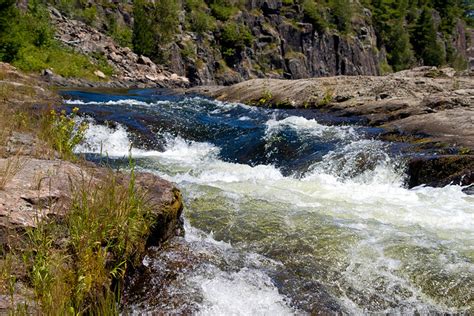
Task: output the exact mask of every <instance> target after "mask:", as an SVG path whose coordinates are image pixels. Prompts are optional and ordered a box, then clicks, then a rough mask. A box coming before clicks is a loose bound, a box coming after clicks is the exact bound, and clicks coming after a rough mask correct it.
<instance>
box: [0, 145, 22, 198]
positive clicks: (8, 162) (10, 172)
mask: <svg viewBox="0 0 474 316" xmlns="http://www.w3.org/2000/svg"><path fill="white" fill-rule="evenodd" d="M20 154H21V150H20V151H19V152H18V153H17V154H16V155H14V156H12V157H8V158H7V159H5V161H4V163H3V164H1V165H0V190H4V189H5V186H6V185H7V183H8V182H9V181H11V180H12V179H13V177H15V175H16V174H17V173H18V172H20V171H21V169H22V168H23V167H24V166H25V164H26V163H27V162H28V159H27V158H25V157H22V156H21V155H20Z"/></svg>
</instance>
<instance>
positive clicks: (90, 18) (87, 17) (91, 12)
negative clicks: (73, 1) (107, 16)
mask: <svg viewBox="0 0 474 316" xmlns="http://www.w3.org/2000/svg"><path fill="white" fill-rule="evenodd" d="M82 17H83V19H84V22H86V23H87V24H89V25H92V26H93V25H94V23H95V21H96V20H97V8H96V6H95V5H93V6H91V7H89V8H85V9H84V10H83V11H82Z"/></svg>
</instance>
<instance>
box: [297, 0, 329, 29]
mask: <svg viewBox="0 0 474 316" xmlns="http://www.w3.org/2000/svg"><path fill="white" fill-rule="evenodd" d="M302 7H303V13H304V19H305V20H306V21H308V22H309V23H311V24H312V25H313V27H314V28H315V29H316V30H317V31H318V32H320V33H321V32H323V31H324V30H325V29H326V28H327V27H328V26H329V23H328V22H327V19H326V17H325V15H324V7H322V6H318V5H317V4H316V2H315V0H303V2H302Z"/></svg>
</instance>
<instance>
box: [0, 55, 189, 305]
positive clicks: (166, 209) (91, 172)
mask: <svg viewBox="0 0 474 316" xmlns="http://www.w3.org/2000/svg"><path fill="white" fill-rule="evenodd" d="M0 74H1V75H2V80H1V81H0V88H2V89H1V92H2V94H1V98H0V105H2V109H1V110H2V111H3V106H4V105H5V106H6V107H8V108H9V109H15V108H21V107H24V108H28V107H30V106H35V107H38V106H46V105H51V106H52V107H53V108H55V107H57V106H58V105H59V104H60V97H59V96H58V95H57V94H56V93H54V92H52V91H50V90H49V89H47V88H46V86H45V84H44V83H42V82H41V81H38V79H37V78H35V77H32V76H28V75H25V74H22V73H20V72H18V71H17V70H16V69H15V68H14V67H12V66H10V65H8V64H3V63H0ZM36 111H37V112H39V111H40V109H36ZM17 113H23V112H20V110H18V112H17ZM0 114H2V115H3V112H1V113H0ZM17 115H20V116H21V115H23V114H17ZM36 115H39V113H37V114H36ZM2 117H3V116H0V118H2ZM20 119H21V117H20ZM24 120H25V122H27V121H26V120H27V118H24ZM28 122H29V121H28ZM0 123H1V124H2V125H3V124H7V123H6V122H5V120H3V121H0ZM20 123H21V122H20ZM21 124H23V123H21ZM25 124H26V123H25ZM0 136H1V137H0V171H1V176H0V180H1V181H0V184H1V187H0V249H1V252H0V254H1V256H0V268H1V269H0V270H1V271H2V273H3V272H4V271H3V268H4V267H5V265H6V264H7V260H6V258H7V256H8V253H9V252H10V251H11V250H12V249H15V248H14V247H15V246H14V245H17V244H18V243H20V244H23V242H24V241H25V239H28V237H27V236H28V234H27V231H29V230H31V229H36V227H38V226H39V225H40V224H41V223H43V222H49V221H53V222H55V223H59V224H58V225H66V224H65V223H63V222H64V221H65V218H67V216H68V213H69V212H70V211H71V203H72V200H73V196H75V195H74V194H76V195H77V188H80V187H81V185H82V186H83V185H84V183H87V185H88V186H90V187H98V188H99V187H103V186H104V185H106V184H105V182H106V181H110V177H111V176H112V177H113V179H114V181H117V185H119V186H123V187H124V188H126V187H127V186H129V185H130V183H131V182H130V175H129V174H127V173H122V172H115V171H112V170H109V169H107V168H104V167H101V166H98V165H95V164H93V163H89V162H85V161H82V160H77V161H71V160H64V159H61V158H60V157H59V155H58V153H57V152H55V151H54V150H53V149H52V148H50V146H49V145H48V144H47V143H46V142H45V141H43V140H41V139H40V138H39V137H38V135H37V134H34V133H32V132H31V131H28V129H26V130H25V129H24V128H21V127H20V128H16V127H13V129H12V130H10V129H9V127H8V128H7V126H2V133H1V134H0ZM133 184H134V186H135V188H134V190H135V189H136V190H139V191H140V192H144V194H145V195H146V198H147V200H146V203H147V205H148V206H150V207H151V214H152V215H151V216H152V217H153V224H152V226H151V228H150V230H149V233H148V235H146V236H145V238H144V240H143V241H142V243H143V245H144V246H145V247H150V246H157V245H160V244H161V243H163V242H165V241H166V240H168V239H169V238H171V237H173V236H176V235H182V234H183V227H182V218H181V214H182V211H183V201H182V197H181V193H180V191H179V190H178V189H177V188H176V187H175V185H174V184H172V183H170V182H168V181H165V180H163V179H161V178H159V177H158V176H156V175H153V174H149V173H135V174H134V179H133ZM74 191H76V192H74ZM111 198H112V197H111ZM61 223H63V224H61ZM54 242H55V243H65V241H64V240H63V241H54ZM22 247H23V246H22ZM145 250H146V248H145V249H142V253H141V256H143V255H144V251H145ZM135 251H137V252H140V250H139V249H136V250H135ZM139 255H140V254H139ZM127 270H128V272H127V273H128V274H131V273H133V268H132V267H131V266H130V267H129V268H128V269H127ZM14 277H15V280H18V281H15V282H16V285H15V290H14V292H13V293H9V294H7V293H5V292H4V290H5V291H7V290H6V289H4V288H3V287H4V284H2V285H1V286H0V313H4V312H5V313H8V311H12V310H15V309H17V308H18V306H19V305H18V304H20V305H25V304H26V305H25V306H28V307H26V308H27V310H28V312H32V311H36V307H35V306H36V304H37V303H36V302H35V301H34V300H33V293H32V290H31V289H29V285H28V282H25V281H24V280H26V279H27V271H23V270H22V269H17V271H15V272H14ZM2 280H3V279H2ZM119 282H120V281H119ZM7 292H8V291H7Z"/></svg>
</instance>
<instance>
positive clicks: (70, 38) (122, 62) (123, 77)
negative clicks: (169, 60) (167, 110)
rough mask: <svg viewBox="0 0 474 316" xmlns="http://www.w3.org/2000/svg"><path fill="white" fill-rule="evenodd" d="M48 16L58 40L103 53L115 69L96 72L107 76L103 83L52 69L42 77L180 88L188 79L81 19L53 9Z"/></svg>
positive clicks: (68, 81)
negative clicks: (108, 72) (58, 72)
mask: <svg viewBox="0 0 474 316" xmlns="http://www.w3.org/2000/svg"><path fill="white" fill-rule="evenodd" d="M50 16H51V20H52V22H53V24H54V25H55V30H56V37H57V39H58V40H59V41H61V42H62V43H64V44H65V45H67V46H70V47H72V48H73V49H75V50H76V51H78V52H81V53H83V54H86V55H89V56H91V57H93V58H94V56H103V58H105V59H106V60H107V62H108V63H109V64H110V65H111V66H112V67H113V69H114V74H113V75H112V76H111V77H110V78H107V77H106V76H105V74H103V73H102V72H100V71H96V72H95V75H96V76H97V77H98V79H106V80H107V81H106V82H103V81H102V82H88V81H85V80H80V79H68V78H61V77H59V76H56V75H54V73H53V72H52V71H51V70H46V71H44V72H43V74H44V76H45V78H46V79H48V80H50V81H52V82H54V83H56V84H59V85H61V86H98V85H100V86H108V87H130V86H138V87H156V86H158V87H160V86H161V87H179V86H186V85H188V84H189V80H188V78H186V77H184V76H179V75H177V74H176V73H173V72H170V71H167V70H165V69H164V68H163V66H161V65H157V64H155V63H154V62H153V61H151V59H150V58H148V57H146V56H139V55H137V54H135V53H134V52H133V51H132V50H131V49H130V48H128V47H121V46H119V45H118V44H117V43H115V41H114V40H113V39H112V38H111V37H109V36H107V35H105V34H103V33H101V32H99V31H98V30H96V29H94V28H92V27H90V26H88V25H86V24H85V23H83V22H81V21H77V20H72V19H68V18H67V17H65V16H63V15H62V14H61V13H60V12H59V11H58V10H56V9H54V8H52V9H51V10H50Z"/></svg>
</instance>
